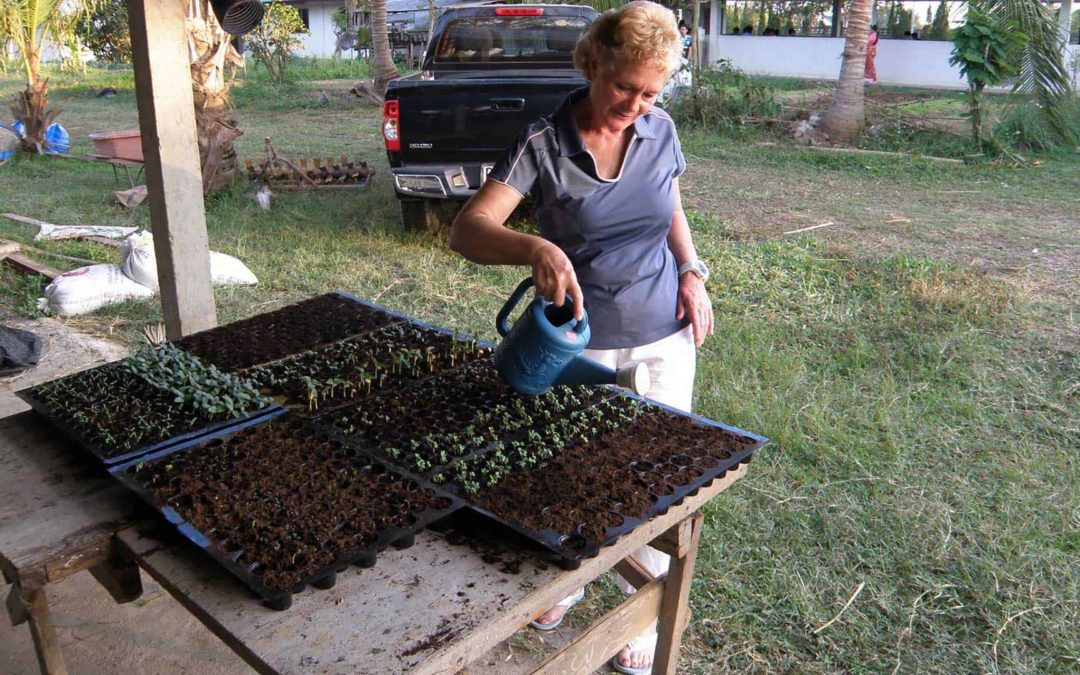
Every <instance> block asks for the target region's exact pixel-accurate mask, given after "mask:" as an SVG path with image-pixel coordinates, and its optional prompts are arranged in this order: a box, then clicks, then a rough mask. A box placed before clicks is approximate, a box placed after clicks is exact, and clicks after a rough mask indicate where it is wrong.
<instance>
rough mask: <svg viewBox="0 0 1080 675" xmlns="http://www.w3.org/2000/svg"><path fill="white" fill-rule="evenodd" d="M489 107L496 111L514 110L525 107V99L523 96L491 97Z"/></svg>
mask: <svg viewBox="0 0 1080 675" xmlns="http://www.w3.org/2000/svg"><path fill="white" fill-rule="evenodd" d="M491 109H492V110H496V111H515V110H524V109H525V99H523V98H493V99H491Z"/></svg>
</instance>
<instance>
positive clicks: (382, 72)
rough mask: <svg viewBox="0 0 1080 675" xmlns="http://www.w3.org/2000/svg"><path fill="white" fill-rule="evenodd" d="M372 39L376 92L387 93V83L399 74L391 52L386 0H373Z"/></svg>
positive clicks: (379, 93) (380, 94)
mask: <svg viewBox="0 0 1080 675" xmlns="http://www.w3.org/2000/svg"><path fill="white" fill-rule="evenodd" d="M371 40H372V42H374V43H375V44H374V46H375V93H377V94H378V95H379V96H384V95H385V94H386V83H387V82H389V81H390V80H393V79H395V78H396V77H397V76H398V72H397V68H395V67H394V59H393V57H392V56H391V54H390V33H389V31H387V26H386V0H371Z"/></svg>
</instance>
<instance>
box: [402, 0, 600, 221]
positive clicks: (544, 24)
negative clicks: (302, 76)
mask: <svg viewBox="0 0 1080 675" xmlns="http://www.w3.org/2000/svg"><path fill="white" fill-rule="evenodd" d="M596 16H597V13H596V10H594V9H592V8H591V7H588V6H583V5H581V6H579V5H477V6H465V7H460V6H459V7H454V8H451V9H448V10H447V11H446V12H445V13H444V14H443V15H442V16H440V17H439V19H438V20H437V22H436V23H435V29H434V31H433V33H432V35H433V37H432V39H431V43H430V44H429V45H428V46H427V49H426V51H425V52H424V59H423V63H422V66H421V71H420V72H419V73H416V74H413V75H410V76H408V77H403V78H401V79H398V80H393V81H391V82H390V84H389V86H388V87H387V90H386V103H385V105H384V107H383V127H382V129H383V139H384V140H385V142H386V155H387V158H388V159H389V160H390V167H391V171H392V173H393V175H394V189H395V191H396V192H397V197H398V200H399V201H400V203H401V220H402V224H403V225H404V227H405V228H406V229H421V228H426V227H428V226H430V225H437V224H438V223H439V222H440V221H441V220H444V219H445V218H446V217H447V214H448V213H449V212H452V211H455V210H456V209H454V208H453V207H455V206H460V205H461V203H462V202H464V200H466V199H468V198H469V197H470V196H472V195H473V194H474V193H475V192H476V191H477V189H479V187H480V184H481V183H483V182H484V179H485V178H486V177H487V173H488V171H490V170H491V167H492V166H493V165H494V163H495V162H496V161H497V160H498V159H499V158H500V157H501V156H502V153H503V152H504V151H505V149H506V146H507V145H509V144H510V142H511V141H512V140H513V139H514V137H515V136H516V135H517V134H518V133H519V132H520V131H521V130H522V129H523V128H524V127H525V126H526V125H527V124H529V123H531V122H533V121H535V120H536V119H538V118H540V117H542V116H544V115H547V114H549V113H551V112H553V111H554V110H555V108H557V107H558V106H559V104H560V103H561V102H562V100H563V99H564V98H565V97H566V95H567V94H568V93H569V92H571V91H573V90H574V89H577V88H578V87H582V86H584V85H585V80H584V78H583V77H582V76H581V74H580V73H578V72H577V70H575V69H574V66H573V63H572V61H573V51H574V45H575V44H576V43H577V40H578V38H579V37H580V36H581V34H582V33H583V32H584V31H585V28H586V27H587V26H588V25H589V23H590V22H592V20H593V19H595V18H596ZM447 207H450V208H447Z"/></svg>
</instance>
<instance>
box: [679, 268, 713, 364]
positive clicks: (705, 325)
mask: <svg viewBox="0 0 1080 675" xmlns="http://www.w3.org/2000/svg"><path fill="white" fill-rule="evenodd" d="M683 317H690V325H691V326H693V327H694V344H695V345H697V346H699V347H700V346H701V343H702V342H705V338H706V337H708V336H709V335H712V333H713V311H712V300H710V299H709V292H708V291H707V290H705V282H704V281H702V280H701V277H699V276H698V275H696V274H694V273H693V272H688V273H686V274H683V275H682V276H680V277H679V299H678V301H677V303H676V306H675V318H676V319H678V320H679V321H682V319H683Z"/></svg>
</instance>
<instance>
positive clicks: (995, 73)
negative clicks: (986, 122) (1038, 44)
mask: <svg viewBox="0 0 1080 675" xmlns="http://www.w3.org/2000/svg"><path fill="white" fill-rule="evenodd" d="M1023 41H1024V38H1023V35H1022V34H1021V33H1019V32H1017V31H1015V30H1013V27H1012V26H1010V25H1008V24H1007V23H1003V22H1000V21H997V20H995V19H994V18H993V17H991V16H989V15H988V14H986V13H985V12H983V11H982V9H981V8H980V7H979V6H978V5H974V4H973V5H970V6H969V7H968V13H967V22H966V23H965V24H964V25H963V26H961V27H960V28H958V29H957V30H956V31H955V35H954V36H953V51H952V56H950V57H949V63H950V64H952V65H954V66H958V67H959V68H960V74H961V75H963V76H964V78H965V79H967V82H968V93H969V100H968V116H969V117H970V118H971V131H972V134H973V135H974V137H975V142H976V143H977V144H978V146H979V149H980V150H982V149H984V148H985V147H987V146H988V145H989V146H994V145H996V144H995V143H993V142H992V139H989V138H987V136H986V133H985V131H984V129H983V114H982V112H983V111H982V94H983V90H984V89H985V88H986V87H996V86H998V85H1000V84H1002V83H1003V82H1005V80H1006V79H1007V78H1009V77H1011V76H1012V75H1014V74H1015V72H1016V66H1015V64H1014V63H1013V60H1012V59H1011V58H1010V55H1011V54H1013V53H1015V52H1016V51H1017V49H1018V48H1019V47H1020V45H1021V44H1022V42H1023Z"/></svg>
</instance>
